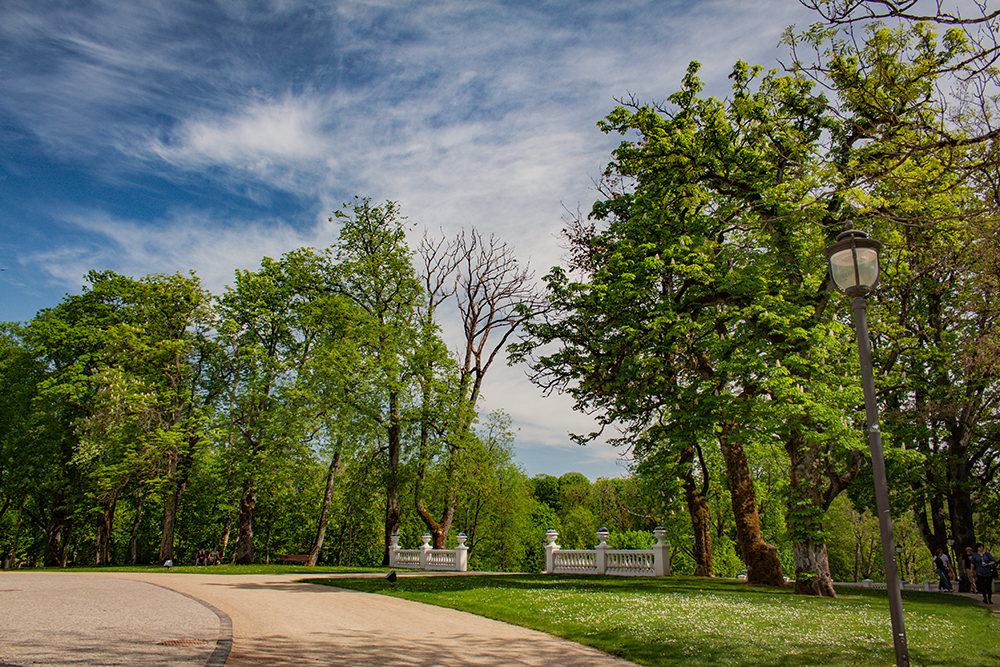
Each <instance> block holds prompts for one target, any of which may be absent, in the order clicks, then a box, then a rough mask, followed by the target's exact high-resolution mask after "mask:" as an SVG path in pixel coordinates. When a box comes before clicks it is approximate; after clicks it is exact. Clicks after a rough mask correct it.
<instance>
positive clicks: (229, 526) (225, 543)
mask: <svg viewBox="0 0 1000 667" xmlns="http://www.w3.org/2000/svg"><path fill="white" fill-rule="evenodd" d="M232 530H233V520H232V519H226V529H225V530H224V531H222V548H221V549H219V562H220V563H221V562H223V561H224V560H226V549H227V548H229V533H230V532H232Z"/></svg>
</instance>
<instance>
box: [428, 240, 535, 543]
mask: <svg viewBox="0 0 1000 667" xmlns="http://www.w3.org/2000/svg"><path fill="white" fill-rule="evenodd" d="M418 252H419V255H420V257H421V259H422V263H423V267H422V268H423V271H424V286H425V288H426V290H427V295H426V302H425V308H426V313H425V316H426V317H427V320H426V323H427V324H428V325H431V324H432V323H433V320H434V314H435V312H436V310H437V308H438V307H439V306H440V305H441V304H442V303H444V302H445V301H447V300H448V299H449V298H450V297H452V296H454V297H455V306H456V308H457V311H458V314H459V319H460V320H461V322H462V331H463V343H462V346H463V347H462V348H460V349H459V350H458V353H457V357H458V358H457V362H458V386H457V388H455V394H454V395H453V397H452V398H453V405H452V409H451V410H449V411H448V414H449V416H450V423H447V424H433V423H431V421H430V420H429V419H426V418H425V419H424V420H423V421H424V423H423V425H422V427H421V434H420V438H421V444H420V463H419V466H418V475H417V483H416V484H415V497H414V501H415V505H416V509H417V512H418V513H419V514H420V517H421V518H422V519H423V521H424V524H425V525H426V526H427V529H428V530H429V531H430V532H431V534H432V536H433V540H434V546H435V548H443V547H444V545H445V542H446V541H447V538H448V531H449V530H450V528H451V523H452V521H453V519H454V514H455V504H456V499H457V482H458V473H459V457H460V455H461V452H462V450H463V448H464V442H465V440H466V439H467V438H468V437H469V435H470V433H471V431H472V425H473V422H474V421H475V414H476V405H477V404H478V402H479V398H480V396H481V393H482V388H483V380H484V378H485V376H486V372H487V371H488V370H489V368H490V366H491V365H492V364H493V362H494V361H495V360H496V358H497V356H498V355H499V354H500V352H501V350H503V349H504V348H505V347H506V345H507V342H508V341H509V340H510V337H511V336H512V335H513V334H514V333H515V332H516V331H517V330H518V329H519V328H520V327H521V325H522V324H523V323H524V322H525V320H526V319H527V317H528V315H527V313H528V312H529V311H530V310H531V309H532V308H537V307H538V305H539V304H540V303H541V296H540V295H539V293H538V291H537V289H536V288H535V286H534V284H533V281H532V278H533V276H532V273H531V271H530V269H529V268H528V267H527V266H526V265H522V264H521V263H520V262H519V261H518V259H517V257H516V255H515V254H514V249H513V248H512V247H511V246H509V245H507V244H506V243H504V242H503V241H501V240H499V239H498V238H497V237H495V236H493V235H490V236H489V237H484V236H483V235H482V234H480V233H479V232H478V231H477V230H476V229H474V228H473V229H471V230H470V231H468V232H466V231H463V232H461V233H460V234H458V235H457V236H456V237H455V238H454V239H453V240H451V241H445V240H443V239H442V240H432V239H429V238H428V237H426V236H425V237H424V240H423V242H422V243H421V245H420V248H419V251H418ZM430 380H431V378H430V377H429V376H428V377H427V378H425V396H424V407H425V417H426V416H429V413H430V400H431V396H430V389H431V387H430ZM432 429H433V430H434V432H435V433H432ZM435 434H436V435H437V436H438V437H439V438H441V439H442V440H443V442H444V451H443V453H442V457H443V464H444V466H445V470H446V479H447V486H448V488H447V491H446V495H445V502H444V507H443V511H442V514H441V518H440V520H437V519H435V517H434V515H432V514H431V511H430V509H429V508H428V507H427V504H426V502H425V501H424V498H423V493H424V481H425V476H426V471H427V465H428V463H429V462H430V461H431V459H432V456H431V449H432V448H431V446H430V438H431V436H432V435H435Z"/></svg>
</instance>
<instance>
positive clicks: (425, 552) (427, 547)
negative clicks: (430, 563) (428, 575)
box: [420, 533, 434, 570]
mask: <svg viewBox="0 0 1000 667" xmlns="http://www.w3.org/2000/svg"><path fill="white" fill-rule="evenodd" d="M420 539H421V540H423V544H421V545H420V569H421V570H426V569H427V556H429V555H430V553H431V549H433V548H434V547H432V546H431V534H430V533H424V534H423V535H421V536H420Z"/></svg>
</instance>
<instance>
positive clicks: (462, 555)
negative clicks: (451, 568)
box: [455, 533, 469, 572]
mask: <svg viewBox="0 0 1000 667" xmlns="http://www.w3.org/2000/svg"><path fill="white" fill-rule="evenodd" d="M466 539H467V538H466V537H465V533H459V534H458V546H457V547H455V571H456V572H466V571H467V570H468V569H469V547H467V546H465V540H466Z"/></svg>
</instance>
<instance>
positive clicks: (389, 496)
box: [382, 392, 403, 567]
mask: <svg viewBox="0 0 1000 667" xmlns="http://www.w3.org/2000/svg"><path fill="white" fill-rule="evenodd" d="M387 431H388V438H389V470H388V471H387V475H386V483H385V546H384V551H383V553H382V566H383V567H386V566H388V565H389V544H390V542H391V539H392V536H393V535H395V534H396V533H398V532H399V524H400V516H401V513H400V510H399V462H400V450H401V448H402V444H403V442H402V417H401V415H400V412H399V394H398V393H396V392H393V393H391V394H389V427H388V429H387Z"/></svg>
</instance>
